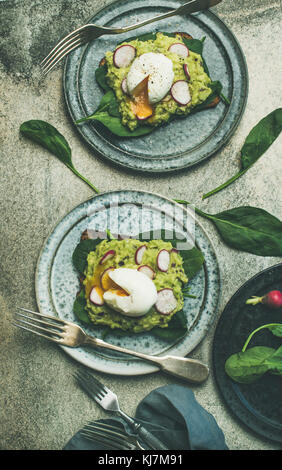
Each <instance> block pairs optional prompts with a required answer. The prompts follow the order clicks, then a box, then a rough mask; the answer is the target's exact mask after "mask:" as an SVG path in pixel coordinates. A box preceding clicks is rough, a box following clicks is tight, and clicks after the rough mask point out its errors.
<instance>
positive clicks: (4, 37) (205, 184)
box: [0, 0, 282, 450]
mask: <svg viewBox="0 0 282 470" xmlns="http://www.w3.org/2000/svg"><path fill="white" fill-rule="evenodd" d="M107 3H109V2H108V1H107V0H100V1H98V0H91V1H90V0H84V1H78V0H76V1H75V0H40V1H39V0H14V1H12V0H7V1H6V0H4V1H3V0H2V1H0V80H1V89H0V117H1V122H0V152H1V160H0V161H1V185H0V193H1V194H0V196H1V197H0V206H1V238H0V251H1V254H0V256H1V261H0V262H1V281H0V307H1V308H0V311H1V315H0V356H1V365H0V390H1V392H0V410H1V411H0V415H1V419H0V421H1V426H0V448H1V449H6V450H10V449H16V450H24V449H42V450H44V449H55V450H58V449H62V448H63V446H64V445H65V443H66V442H67V441H68V440H69V439H70V437H71V436H72V435H73V434H74V433H75V432H76V431H77V430H78V429H80V427H81V426H82V425H84V424H85V423H86V422H88V421H89V420H93V419H96V418H100V417H105V416H106V414H105V412H104V411H103V410H102V409H101V408H100V407H99V406H98V405H97V404H96V403H94V402H93V401H91V400H90V398H88V396H86V395H85V393H84V392H83V391H82V390H80V389H79V388H78V387H77V386H76V384H75V383H74V380H73V376H72V374H73V372H74V371H75V370H76V368H77V364H76V363H75V362H74V361H72V360H71V359H70V358H69V357H68V356H67V355H66V354H65V353H64V351H62V350H61V349H60V348H58V347H56V345H54V344H51V343H48V342H46V341H44V340H42V339H40V338H37V337H35V336H33V335H29V334H28V333H26V332H22V331H19V330H18V329H16V328H14V327H13V326H12V325H11V318H12V315H13V312H14V309H15V306H16V305H19V306H25V307H27V308H33V309H36V300H35V292H34V274H35V267H36V263H37V259H38V256H39V253H40V249H41V247H42V244H43V243H44V240H45V239H46V237H47V236H48V235H49V234H50V232H51V231H52V229H53V228H54V227H55V226H56V224H57V223H58V222H59V221H60V219H61V218H62V217H63V216H64V215H65V214H66V213H67V212H69V211H70V210H71V209H72V208H74V207H75V206H76V205H78V204H79V203H81V202H82V201H84V200H86V199H87V198H89V197H91V196H92V194H93V193H92V192H91V189H90V188H89V187H88V186H87V185H85V184H84V183H83V182H82V181H81V180H79V179H78V178H76V177H75V176H74V175H73V173H72V172H70V171H68V170H67V169H66V168H65V166H64V165H62V164H61V163H60V162H59V161H58V160H57V159H56V158H54V157H53V156H52V155H50V154H49V153H48V152H47V151H45V150H43V149H42V148H41V147H39V146H36V145H35V144H33V143H31V142H30V141H28V140H26V139H24V138H23V137H21V136H20V135H19V126H20V124H21V123H22V122H24V121H25V120H28V119H42V120H46V121H48V122H50V123H52V124H53V125H54V126H55V127H57V128H58V129H59V130H60V132H61V133H62V134H63V135H64V136H65V137H66V139H67V140H68V142H69V143H70V146H71V148H72V152H73V162H74V165H75V166H76V167H77V168H78V170H79V171H80V172H81V173H82V174H84V175H86V176H87V177H88V178H89V180H90V181H92V182H93V183H94V184H95V185H96V186H97V187H98V188H100V189H101V190H102V191H108V190H113V189H140V190H147V191H153V192H157V193H160V194H163V195H164V196H167V197H171V198H181V199H186V200H189V201H193V202H194V203H195V205H198V207H200V208H202V209H203V210H204V211H207V212H210V213H216V212H219V211H221V210H224V209H228V208H232V207H235V206H239V205H252V206H258V207H261V208H263V209H265V210H267V211H269V212H270V213H272V214H273V215H275V216H277V217H279V218H280V219H281V216H282V189H281V188H282V160H281V140H280V139H277V140H276V142H275V143H274V144H273V145H272V147H271V148H270V149H269V150H268V151H267V153H266V154H265V155H264V156H263V157H262V158H261V159H260V160H259V161H258V162H257V163H256V164H255V165H254V166H253V167H252V168H251V169H250V170H249V171H248V172H247V173H246V174H245V175H244V176H243V177H242V178H241V179H240V180H239V181H237V182H235V183H234V184H233V185H232V186H230V187H229V188H227V189H225V190H224V192H221V193H218V194H217V195H215V196H213V197H212V198H210V199H207V200H205V201H202V200H201V196H202V194H203V193H205V192H206V191H207V190H210V189H212V188H214V187H216V186H217V185H218V184H219V183H220V182H223V181H225V180H226V179H227V178H229V177H230V176H232V175H233V174H234V173H235V172H236V171H237V169H238V165H239V151H240V148H241V146H242V144H243V142H244V139H245V137H246V136H247V134H248V133H249V131H250V130H251V128H252V127H253V126H254V125H255V124H256V123H257V122H258V121H259V120H260V119H261V118H262V117H264V116H265V115H266V114H267V113H269V112H270V111H272V110H273V109H275V108H277V107H279V106H281V96H282V81H281V1H279V0H250V1H248V2H247V1H245V0H236V2H234V1H233V0H224V1H223V2H222V3H221V4H219V5H218V6H217V7H215V8H214V11H215V12H216V13H217V14H218V15H219V16H220V18H221V19H222V20H223V21H224V22H225V23H226V24H227V25H228V27H230V28H231V30H232V31H233V33H234V34H235V36H236V37H237V39H238V41H239V42H240V44H241V47H242V49H243V51H244V54H245V57H246V61H247V65H248V70H249V80H250V88H249V97H248V102H247V106H246V110H245V113H244V116H243V118H242V121H241V123H240V125H239V127H238V129H237V131H236V133H235V135H234V136H233V138H232V139H231V141H230V142H229V143H228V145H227V146H226V147H225V148H224V149H223V150H222V151H221V152H219V153H218V154H217V155H216V156H214V157H213V158H211V159H210V160H208V161H206V162H204V163H203V164H201V165H198V166H196V167H193V168H192V169H190V170H189V171H187V172H181V173H180V174H176V175H166V176H162V175H159V176H144V175H133V174H132V173H127V172H126V171H123V170H120V169H117V168H112V167H111V166H110V165H109V164H108V163H106V162H104V161H102V160H99V159H98V158H97V157H96V156H95V155H94V154H93V153H92V152H91V151H90V150H89V148H88V147H87V146H86V145H85V144H84V142H82V141H81V140H80V138H79V136H78V134H77V133H76V131H75V129H74V126H73V125H72V123H71V121H70V119H69V116H68V114H67V110H66V107H65V103H64V97H63V93H62V65H60V66H58V67H56V69H54V71H53V72H52V73H50V74H49V75H48V76H47V77H46V79H44V80H42V79H41V78H40V68H39V63H40V61H41V60H42V58H43V57H44V56H45V55H46V54H47V52H48V51H49V50H50V49H51V47H52V46H53V45H54V44H55V43H56V42H57V41H58V39H59V38H61V37H62V36H63V35H65V34H66V33H67V32H69V31H70V30H72V29H74V28H75V27H78V26H79V25H81V24H83V23H84V22H86V20H87V19H88V18H89V17H90V16H91V15H92V14H93V13H95V11H96V10H98V8H101V7H102V6H104V5H106V4H107ZM273 169H274V171H273ZM201 223H202V225H203V227H204V228H205V229H206V231H207V233H208V235H209V236H210V237H211V239H212V240H213V244H214V246H215V249H216V252H217V255H218V260H219V264H220V270H221V278H222V297H221V301H220V306H219V311H218V318H219V316H220V313H221V312H222V310H223V308H224V306H225V304H226V302H227V301H228V300H229V299H230V297H231V296H232V294H234V293H235V292H236V290H237V289H238V288H239V287H240V286H241V285H242V284H243V283H244V282H245V281H247V280H248V279H249V278H250V277H251V276H253V275H254V274H256V273H258V272H259V271H260V270H262V269H264V268H266V267H268V266H271V265H274V264H276V263H278V262H279V261H281V260H279V259H277V258H263V257H258V256H254V255H251V254H246V253H242V252H238V251H235V250H231V249H230V248H228V247H227V246H226V245H224V244H223V242H222V241H221V240H220V238H219V237H218V235H217V233H216V231H215V229H214V228H213V226H211V224H210V223H209V222H208V221H206V220H201ZM214 329H215V325H214V327H213V328H212V329H211V331H209V333H208V335H207V336H206V338H205V339H204V341H203V342H202V343H201V344H200V345H199V346H198V347H197V348H196V349H195V350H194V351H193V353H192V354H191V356H192V357H193V358H197V359H200V360H202V361H203V362H205V363H208V364H210V365H211V351H212V340H213V334H214ZM97 376H98V377H100V378H101V379H102V380H103V381H104V383H105V384H106V385H108V386H110V387H111V388H112V389H113V390H114V391H115V392H116V393H117V395H118V396H119V398H120V404H121V407H122V408H123V409H124V410H125V411H126V412H127V413H129V414H132V415H133V414H134V412H135V409H136V406H137V404H138V403H139V401H140V400H141V399H142V398H143V397H144V396H145V395H147V394H148V393H149V392H150V391H151V390H153V389H154V388H156V387H158V386H161V385H164V384H167V383H173V382H174V380H173V379H172V378H169V377H167V376H164V375H162V374H153V375H150V376H145V377H137V378H136V377H131V378H125V377H119V376H108V375H107V374H102V373H97ZM191 388H192V389H193V390H194V392H195V395H196V397H197V399H198V401H199V402H200V403H201V405H202V406H204V407H205V408H206V409H207V410H208V411H209V412H210V413H212V414H213V415H214V417H215V418H216V420H217V422H218V424H219V425H220V427H221V428H222V430H223V432H224V433H225V436H226V442H227V445H228V446H229V448H230V449H231V450H249V449H250V450H268V449H269V450H278V449H280V450H281V446H280V445H279V444H276V443H274V442H269V441H266V440H265V439H263V438H261V437H259V436H257V435H255V434H254V433H253V432H252V431H250V430H248V429H246V428H245V427H244V426H243V425H242V424H241V423H240V422H238V421H237V419H236V418H234V416H233V415H232V413H231V412H230V411H229V409H227V407H226V406H225V404H224V402H223V401H222V399H221V396H220V394H219V392H218V390H217V388H216V385H215V381H214V377H213V373H212V371H211V374H210V376H209V378H208V380H207V381H206V382H205V383H204V384H202V385H200V386H192V387H191Z"/></svg>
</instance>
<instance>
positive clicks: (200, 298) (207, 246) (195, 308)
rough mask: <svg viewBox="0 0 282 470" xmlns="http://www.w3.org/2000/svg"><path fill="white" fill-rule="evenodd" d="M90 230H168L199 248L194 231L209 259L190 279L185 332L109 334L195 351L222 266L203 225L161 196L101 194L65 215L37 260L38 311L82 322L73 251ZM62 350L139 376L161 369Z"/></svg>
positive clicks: (127, 342)
mask: <svg viewBox="0 0 282 470" xmlns="http://www.w3.org/2000/svg"><path fill="white" fill-rule="evenodd" d="M87 228H88V229H92V230H95V231H96V232H97V231H98V232H99V233H101V234H102V235H101V236H103V234H105V231H106V229H109V230H110V231H111V233H112V234H114V235H117V234H122V235H127V236H135V235H136V234H138V233H142V234H144V233H146V232H148V233H149V232H151V231H152V230H155V231H156V236H154V238H158V235H157V231H158V230H160V229H166V230H167V231H168V233H170V231H172V230H174V231H175V232H176V233H179V234H181V235H182V236H183V237H184V238H185V239H186V240H188V241H189V244H190V247H192V246H195V244H194V242H193V238H194V237H193V233H195V240H196V242H195V243H196V246H197V247H198V248H199V249H200V250H201V251H202V253H203V254H204V257H205V263H204V265H203V267H202V268H201V270H200V271H199V272H198V274H197V275H196V276H195V277H194V278H193V279H192V280H191V282H190V287H191V291H190V293H191V294H192V295H195V296H196V297H197V298H196V299H192V298H186V299H185V305H184V309H183V310H184V313H185V316H186V319H187V326H188V332H187V335H186V336H185V337H183V338H182V339H180V340H178V341H176V342H173V343H169V342H167V341H164V340H161V339H157V338H156V337H155V336H153V335H152V334H150V333H144V334H138V335H127V336H122V337H118V336H116V335H115V334H111V335H109V336H107V338H106V340H107V341H108V342H110V343H113V344H118V345H121V346H123V347H126V348H129V349H134V350H138V351H141V352H144V353H148V354H155V355H157V354H164V353H170V354H174V355H179V356H182V357H183V356H185V355H186V354H188V353H189V352H190V351H192V350H193V349H194V348H195V347H196V346H197V345H198V344H199V342H200V341H201V340H202V339H203V338H204V336H205V335H206V333H207V332H208V330H209V328H210V326H211V324H212V323H213V322H214V319H215V315H216V309H217V304H218V298H219V291H220V279H219V268H218V264H217V260H216V256H215V253H214V249H213V247H212V244H211V242H210V241H209V239H208V237H207V235H206V234H205V232H204V230H203V229H202V228H201V226H200V225H199V224H198V223H195V219H194V217H193V215H191V214H190V213H189V212H188V211H187V210H186V209H184V208H183V207H182V206H181V205H179V204H176V203H174V202H173V201H170V200H169V199H166V198H164V197H161V196H159V195H157V194H152V193H147V192H141V191H114V192H109V193H104V194H99V195H97V196H95V197H94V198H93V199H90V200H88V201H86V202H84V203H82V204H80V205H79V206H78V207H76V208H75V209H73V210H72V211H71V212H70V213H69V214H67V215H66V216H65V217H64V219H63V220H62V221H61V222H60V223H59V224H58V225H57V227H56V228H55V230H54V231H53V232H52V234H51V235H50V237H49V238H48V240H47V241H46V243H45V245H44V247H43V249H42V252H41V254H40V257H39V260H38V265H37V271H36V283H35V284H36V298H37V303H38V308H39V311H40V312H41V313H45V314H48V315H58V316H59V317H60V318H63V319H66V320H70V321H74V322H76V323H78V324H79V321H78V320H77V319H76V317H75V316H74V313H73V302H74V299H75V297H76V294H77V292H78V290H79V280H78V273H77V272H76V270H75V269H74V267H73V264H72V253H73V251H74V249H75V247H76V245H77V244H78V243H79V240H80V237H81V235H82V232H83V231H84V230H86V229H87ZM191 237H192V238H191ZM180 242H181V240H180ZM181 243H182V242H181ZM179 248H180V249H181V246H179ZM81 326H82V327H83V328H85V330H86V332H87V333H89V334H91V335H92V336H97V337H100V338H101V337H102V332H103V329H101V328H97V327H96V326H95V327H94V326H93V327H88V326H85V325H83V324H81ZM63 349H65V351H66V352H67V353H68V354H69V355H70V356H72V357H73V358H74V359H76V360H77V361H79V362H81V363H83V364H84V365H86V366H88V367H91V368H93V369H96V370H100V371H103V372H109V373H112V374H121V375H140V374H146V373H150V372H154V371H156V370H157V369H156V367H155V366H152V365H151V364H149V363H146V362H144V361H142V360H139V359H136V358H133V357H132V356H128V355H124V354H118V353H115V352H113V351H110V350H106V349H103V350H94V349H89V348H77V349H71V348H66V347H64V348H63Z"/></svg>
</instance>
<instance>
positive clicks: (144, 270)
mask: <svg viewBox="0 0 282 470" xmlns="http://www.w3.org/2000/svg"><path fill="white" fill-rule="evenodd" d="M137 271H140V273H143V274H145V276H148V277H149V278H150V279H155V277H156V273H155V271H154V270H153V269H152V268H151V266H148V265H147V264H143V266H139V268H138V269H137Z"/></svg>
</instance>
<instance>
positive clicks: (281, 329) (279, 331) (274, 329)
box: [268, 324, 282, 337]
mask: <svg viewBox="0 0 282 470" xmlns="http://www.w3.org/2000/svg"><path fill="white" fill-rule="evenodd" d="M268 329H269V330H270V331H271V333H273V334H274V336H279V337H282V325H280V324H278V325H270V326H269V327H268Z"/></svg>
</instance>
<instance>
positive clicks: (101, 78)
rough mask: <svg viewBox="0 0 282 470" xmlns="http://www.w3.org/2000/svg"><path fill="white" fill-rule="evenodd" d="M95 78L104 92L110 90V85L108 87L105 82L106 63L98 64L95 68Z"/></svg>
mask: <svg viewBox="0 0 282 470" xmlns="http://www.w3.org/2000/svg"><path fill="white" fill-rule="evenodd" d="M95 78H96V81H97V83H98V84H99V85H100V87H101V88H102V89H103V90H104V91H105V92H107V91H110V90H111V87H109V85H108V83H107V65H106V64H104V65H100V66H99V67H98V68H97V69H96V70H95Z"/></svg>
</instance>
